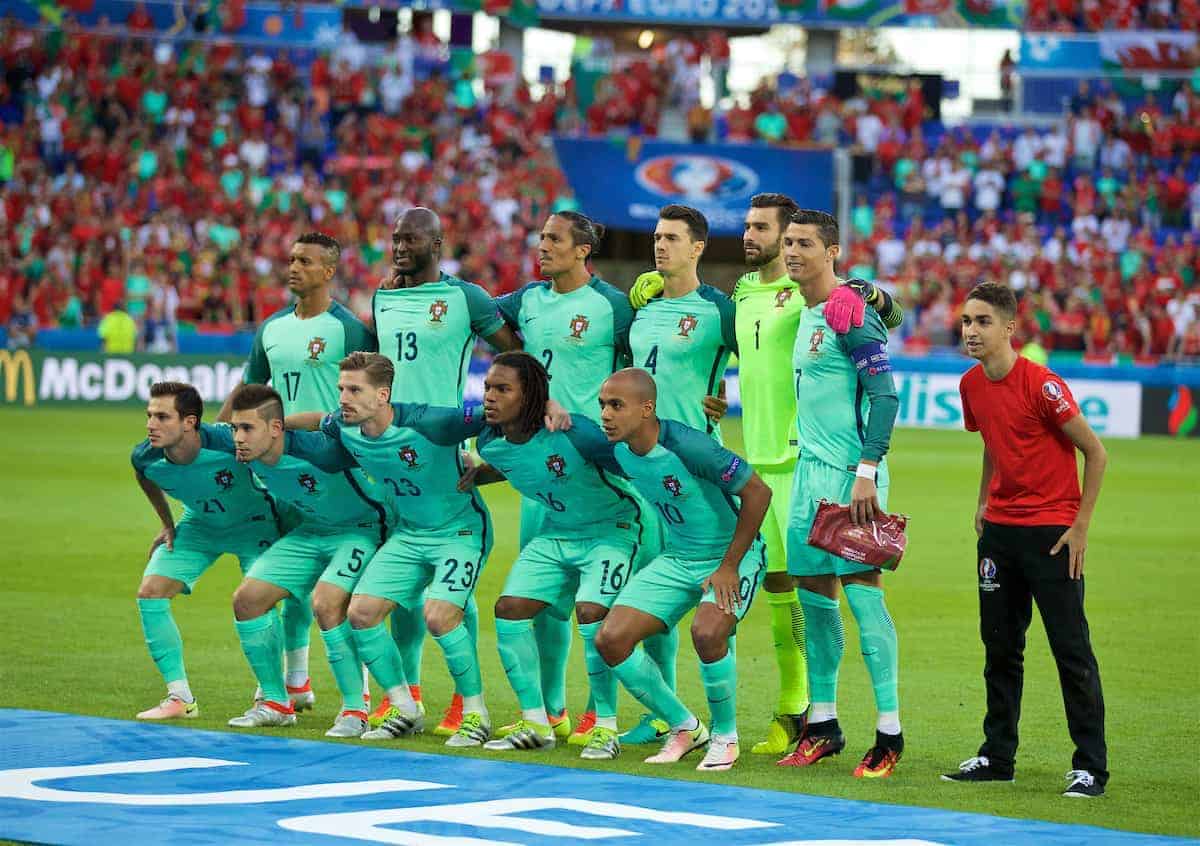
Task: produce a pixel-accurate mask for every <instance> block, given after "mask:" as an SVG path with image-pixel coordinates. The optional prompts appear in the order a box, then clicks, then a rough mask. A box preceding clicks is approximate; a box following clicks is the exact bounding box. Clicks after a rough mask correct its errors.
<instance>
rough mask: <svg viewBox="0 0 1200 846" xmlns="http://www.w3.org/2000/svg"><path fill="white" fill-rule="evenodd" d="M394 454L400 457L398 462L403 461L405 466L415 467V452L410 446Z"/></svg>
mask: <svg viewBox="0 0 1200 846" xmlns="http://www.w3.org/2000/svg"><path fill="white" fill-rule="evenodd" d="M396 454H397V455H398V456H399V457H400V460H401V461H403V462H404V463H405V464H407V465H408V466H409V467H416V466H417V451H416V450H415V449H413V448H412V447H410V446H403V447H400V451H399V452H398V453H396Z"/></svg>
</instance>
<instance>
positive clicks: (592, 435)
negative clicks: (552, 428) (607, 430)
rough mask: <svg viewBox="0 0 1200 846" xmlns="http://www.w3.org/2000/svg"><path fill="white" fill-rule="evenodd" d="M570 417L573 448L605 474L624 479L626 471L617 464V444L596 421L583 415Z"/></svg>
mask: <svg viewBox="0 0 1200 846" xmlns="http://www.w3.org/2000/svg"><path fill="white" fill-rule="evenodd" d="M569 416H570V422H571V424H572V425H571V428H570V429H569V430H568V431H567V432H566V435H567V440H569V441H570V442H571V446H573V447H575V449H576V450H577V451H578V452H579V454H580V455H582V456H583V458H584V460H585V461H589V462H591V463H592V464H594V465H596V466H597V467H599V468H600V469H601V470H603V471H604V472H605V473H612V474H614V475H617V476H621V477H624V476H625V475H626V474H625V471H624V470H623V469H621V465H620V464H618V463H617V456H616V444H614V443H612V442H611V441H609V439H608V438H607V437H605V435H604V430H603V429H601V428H600V427H599V426H598V425H597V424H596V421H594V420H592V419H591V418H589V417H585V416H583V415H582V414H572V415H569Z"/></svg>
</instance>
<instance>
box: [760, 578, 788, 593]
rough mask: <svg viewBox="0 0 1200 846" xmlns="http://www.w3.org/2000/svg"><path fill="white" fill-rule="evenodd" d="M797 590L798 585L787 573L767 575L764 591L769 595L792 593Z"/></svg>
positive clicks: (764, 580)
mask: <svg viewBox="0 0 1200 846" xmlns="http://www.w3.org/2000/svg"><path fill="white" fill-rule="evenodd" d="M795 589H796V585H795V583H794V582H793V581H792V577H791V576H790V575H788V574H787V573H767V577H766V578H765V579H763V590H765V591H766V592H767V593H791V592H793V591H794V590H795Z"/></svg>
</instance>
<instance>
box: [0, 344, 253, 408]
mask: <svg viewBox="0 0 1200 846" xmlns="http://www.w3.org/2000/svg"><path fill="white" fill-rule="evenodd" d="M245 363H246V362H245V359H244V358H235V357H232V356H210V355H142V354H134V355H112V356H106V355H103V354H101V353H54V352H45V351H41V350H0V389H2V390H3V393H0V405H3V406H6V407H8V406H21V407H27V408H31V407H34V406H39V405H64V404H72V403H89V404H95V403H129V404H139V405H140V404H144V403H145V402H146V401H147V400H148V399H149V398H150V386H151V385H152V384H154V383H155V382H163V381H178V382H188V383H190V384H192V385H195V386H196V389H197V390H198V391H199V392H200V396H201V398H203V400H204V401H205V402H210V403H212V402H215V403H220V402H223V401H224V399H225V397H227V396H228V395H229V392H230V391H232V390H233V389H234V388H235V387H236V386H237V385H239V384H241V381H242V368H243V366H244V365H245Z"/></svg>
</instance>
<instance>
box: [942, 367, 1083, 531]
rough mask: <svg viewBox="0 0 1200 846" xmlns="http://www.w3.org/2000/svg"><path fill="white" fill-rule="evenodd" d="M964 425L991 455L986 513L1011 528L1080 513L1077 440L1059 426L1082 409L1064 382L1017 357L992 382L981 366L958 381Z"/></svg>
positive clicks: (1062, 521) (1063, 522)
mask: <svg viewBox="0 0 1200 846" xmlns="http://www.w3.org/2000/svg"><path fill="white" fill-rule="evenodd" d="M958 390H959V393H960V394H961V395H962V406H963V424H964V425H965V426H966V428H967V431H969V432H979V433H981V434H982V435H983V445H984V447H985V448H986V449H987V451H988V455H990V456H991V459H992V483H991V485H990V486H989V487H988V501H987V508H986V509H985V511H984V514H983V517H984V519H985V520H987V521H988V522H989V523H999V524H1003V525H1010V526H1069V525H1071V523H1073V522H1074V521H1075V515H1076V514H1077V513H1078V512H1079V471H1078V470H1077V469H1076V464H1075V445H1074V444H1073V443H1072V442H1071V439H1070V438H1068V437H1067V436H1066V435H1065V434H1064V433H1063V431H1062V426H1063V424H1064V423H1066V422H1067V421H1068V420H1070V419H1071V418H1073V417H1074V416H1075V415H1076V414H1078V413H1079V406H1078V405H1076V403H1075V397H1073V396H1072V395H1071V389H1070V388H1068V387H1067V383H1066V382H1064V381H1063V380H1062V379H1060V378H1059V377H1058V376H1057V375H1056V374H1055V373H1053V372H1052V371H1050V370H1048V369H1047V368H1045V367H1042V366H1041V365H1040V364H1034V363H1033V362H1032V361H1030V360H1029V359H1027V358H1024V357H1020V358H1018V359H1017V363H1016V364H1015V365H1013V369H1012V370H1010V371H1009V372H1008V375H1007V376H1005V377H1004V378H1003V379H1000V380H999V381H997V382H993V381H992V380H991V379H989V378H988V377H987V374H985V373H984V372H983V366H982V365H977V366H975V367H972V368H971V369H970V370H968V371H967V372H966V373H965V374H964V375H963V377H962V381H961V382H960V383H959V386H958Z"/></svg>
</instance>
